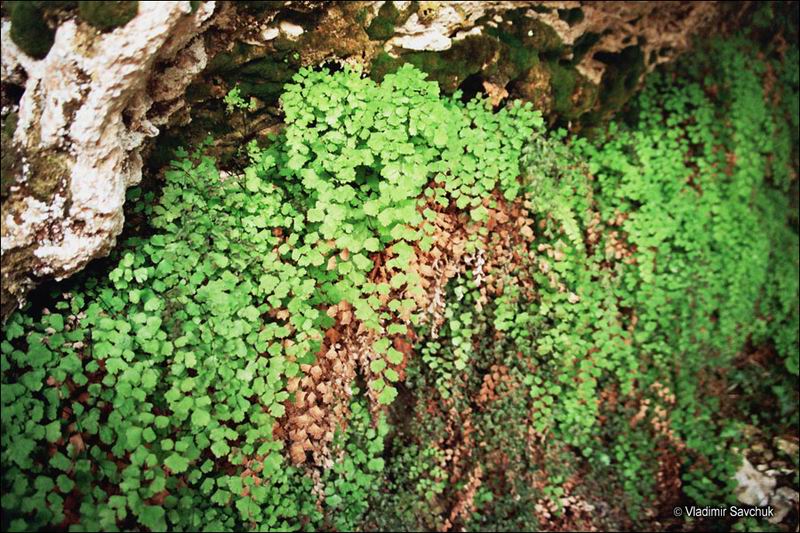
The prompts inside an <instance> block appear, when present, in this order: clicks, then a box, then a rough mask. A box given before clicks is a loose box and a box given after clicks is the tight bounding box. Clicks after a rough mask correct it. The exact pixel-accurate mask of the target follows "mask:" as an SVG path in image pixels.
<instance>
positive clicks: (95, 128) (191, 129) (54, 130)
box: [0, 1, 742, 320]
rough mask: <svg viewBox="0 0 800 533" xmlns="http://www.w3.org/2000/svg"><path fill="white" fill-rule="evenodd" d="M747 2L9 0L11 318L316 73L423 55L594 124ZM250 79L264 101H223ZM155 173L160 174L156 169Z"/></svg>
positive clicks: (581, 126)
mask: <svg viewBox="0 0 800 533" xmlns="http://www.w3.org/2000/svg"><path fill="white" fill-rule="evenodd" d="M741 9H742V7H741V6H727V7H726V6H724V5H723V4H721V3H717V2H698V3H689V2H577V1H572V2H394V3H390V2H382V1H363V2H302V1H301V2H237V3H232V2H6V3H4V4H3V11H2V115H0V116H1V118H2V141H3V143H2V144H3V147H2V318H3V320H5V318H6V317H7V316H8V315H9V314H10V312H11V311H13V309H15V308H16V307H18V306H19V305H21V304H22V303H23V302H24V300H25V296H26V294H27V293H28V291H29V290H30V289H31V288H32V287H34V286H36V285H37V284H39V283H41V282H42V281H44V280H47V279H63V278H65V277H67V276H69V275H71V274H72V273H74V272H76V271H78V270H80V269H82V268H84V267H85V266H86V265H87V263H89V262H90V261H91V260H92V259H94V258H97V257H102V256H105V255H107V254H108V253H109V251H110V250H111V249H112V248H113V246H114V244H115V241H116V237H117V236H118V235H119V233H120V232H121V230H122V227H123V222H124V216H123V206H124V201H125V191H126V189H127V188H128V187H129V186H131V185H134V184H136V183H138V182H139V181H140V180H141V178H142V172H143V168H144V169H146V171H157V170H158V169H159V168H160V167H161V166H163V164H164V163H166V161H168V159H169V157H170V155H171V150H172V148H174V147H176V146H178V145H180V144H186V143H190V142H194V141H197V140H199V139H201V138H203V137H205V136H206V135H208V134H209V133H210V134H212V135H213V136H214V138H215V139H216V141H215V144H216V148H217V149H218V151H219V152H220V154H221V155H226V154H228V155H229V154H231V153H233V152H234V151H235V148H236V147H238V146H240V145H241V144H242V142H244V141H246V140H247V138H248V137H258V136H259V135H262V134H264V133H266V132H271V131H274V130H275V128H276V127H279V124H280V121H281V113H280V108H279V105H278V97H279V95H280V92H281V88H282V86H283V84H284V83H285V82H287V81H288V80H290V79H291V77H292V76H293V75H294V73H295V72H297V70H299V69H300V68H302V67H307V66H311V67H316V66H319V65H324V64H328V65H337V66H338V65H341V64H351V65H359V66H360V68H363V69H364V70H365V72H367V73H369V75H370V76H372V77H373V78H375V79H377V80H380V79H382V78H383V77H384V76H385V75H386V74H387V73H390V72H393V71H394V70H396V69H397V68H399V67H400V66H401V65H402V64H404V63H412V64H414V65H416V66H417V67H419V68H421V69H422V70H424V71H426V72H427V73H428V75H429V78H430V79H433V80H436V81H438V82H439V84H440V87H441V89H442V90H443V91H444V92H446V93H453V92H455V91H458V90H461V91H462V93H463V94H464V97H469V96H472V95H474V94H477V93H481V94H485V95H486V96H487V97H488V98H489V99H490V100H491V102H492V103H493V104H494V105H495V106H501V105H503V104H504V103H505V102H506V101H507V100H508V99H511V98H521V99H524V100H527V101H531V102H533V103H534V105H535V106H536V107H537V108H538V109H540V110H541V111H542V112H543V114H545V115H546V116H547V117H548V119H549V121H550V123H551V124H552V125H554V126H564V127H566V128H569V129H571V130H573V131H581V130H584V131H590V130H591V128H593V127H596V126H598V125H601V124H603V123H604V122H605V121H607V120H608V119H609V118H610V117H611V116H612V115H613V114H614V113H616V112H617V111H619V110H620V109H621V108H622V107H623V106H624V104H625V102H626V101H627V100H628V99H629V98H630V97H631V96H632V95H633V94H634V92H635V91H636V90H637V88H638V87H639V86H640V84H641V82H642V80H643V78H644V76H645V75H646V74H647V73H648V72H649V71H651V70H652V69H654V68H655V67H656V66H657V65H659V64H661V63H664V62H667V61H671V60H673V59H674V58H675V57H677V55H679V54H680V53H682V52H683V51H685V50H687V49H688V48H689V47H690V46H691V39H692V36H693V35H696V34H699V33H701V32H704V31H707V29H708V28H712V27H715V24H717V23H718V22H719V20H720V19H721V17H723V16H724V15H725V13H730V12H733V11H736V10H741ZM236 86H238V87H239V88H240V90H241V93H242V95H243V96H244V97H245V98H248V99H250V98H252V99H253V100H252V102H253V103H254V104H255V112H254V113H252V115H251V116H250V117H249V118H248V119H247V124H246V127H245V124H244V123H243V118H242V117H238V116H232V115H230V114H227V113H226V112H225V106H224V105H223V104H222V98H223V97H224V95H225V94H227V93H228V91H230V90H231V89H232V88H233V87H236ZM147 169H149V170H147Z"/></svg>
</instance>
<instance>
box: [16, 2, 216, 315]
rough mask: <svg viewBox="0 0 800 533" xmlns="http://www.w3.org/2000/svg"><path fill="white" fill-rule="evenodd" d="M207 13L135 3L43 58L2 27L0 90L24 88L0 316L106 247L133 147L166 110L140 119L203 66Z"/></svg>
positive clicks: (128, 179)
mask: <svg viewBox="0 0 800 533" xmlns="http://www.w3.org/2000/svg"><path fill="white" fill-rule="evenodd" d="M213 11H214V2H204V3H201V4H200V5H199V6H198V8H197V10H196V11H194V12H193V11H192V8H191V5H190V2H141V3H140V6H139V11H138V15H137V16H135V17H134V18H133V19H132V20H131V21H130V22H128V23H127V24H125V25H124V26H121V27H119V28H117V29H115V30H114V31H111V32H109V33H103V34H100V33H98V32H97V31H96V30H95V29H93V28H92V27H91V26H89V25H88V24H86V23H83V22H81V21H79V20H74V19H73V20H67V21H65V22H63V23H62V24H61V25H59V27H58V28H57V30H56V33H55V39H54V43H53V46H52V47H51V48H50V50H49V52H48V53H47V55H46V56H45V57H44V58H43V59H41V60H36V59H34V58H32V57H29V56H27V55H26V54H25V53H24V52H22V51H21V50H20V49H19V48H18V47H17V46H16V45H15V44H14V42H13V41H12V39H11V38H10V30H11V28H10V22H9V21H7V20H3V21H2V75H3V82H4V83H6V82H7V81H14V80H15V79H16V80H20V79H24V80H25V92H24V94H23V95H22V98H21V100H20V102H19V108H18V122H17V126H16V129H15V132H14V137H13V144H14V146H15V149H16V150H18V151H19V153H20V154H21V155H20V157H19V159H18V161H16V167H17V168H16V170H17V173H16V174H15V175H14V176H13V182H11V183H10V185H9V187H8V197H7V198H5V194H4V201H3V204H2V287H3V288H2V296H3V298H2V299H3V302H2V315H3V318H5V317H6V316H7V315H8V313H9V312H10V311H11V310H12V309H13V308H14V307H16V305H17V303H18V302H20V301H21V300H22V298H23V297H24V295H25V293H26V292H27V290H28V289H29V288H30V287H32V286H33V285H35V284H36V283H37V281H38V280H41V279H45V278H56V279H61V278H64V277H66V276H69V275H70V274H72V273H74V272H75V271H77V270H79V269H81V268H83V267H84V266H85V265H86V264H87V263H88V262H89V261H90V260H92V259H93V258H95V257H99V256H103V255H106V254H107V253H108V252H109V250H110V249H111V248H112V247H113V246H114V244H115V239H116V236H117V235H118V234H119V233H120V231H121V230H122V223H123V212H122V207H123V204H124V201H125V191H126V189H127V188H128V187H129V186H131V185H133V184H135V183H138V182H139V180H140V179H141V170H142V159H141V155H140V148H141V146H142V144H143V142H144V141H145V139H147V138H151V137H154V136H156V135H158V133H159V129H158V127H157V126H158V125H160V124H164V123H165V122H166V121H167V120H168V117H169V115H170V114H172V113H174V112H175V111H176V106H174V105H172V106H170V105H166V106H161V107H160V108H159V110H158V113H155V114H151V113H150V111H151V109H152V108H153V106H154V104H155V103H169V102H172V101H174V100H175V98H177V97H178V96H180V95H182V93H183V91H184V90H185V87H186V86H187V85H188V83H189V81H190V80H191V77H192V76H193V75H194V73H196V72H198V71H199V70H198V69H200V70H201V69H202V68H203V67H204V66H205V56H204V53H203V49H202V48H203V43H202V40H196V39H194V38H195V36H196V35H198V33H199V32H200V30H201V28H202V25H203V22H204V21H205V20H206V19H208V18H209V17H210V16H211V14H212V13H213ZM161 65H167V66H166V67H162V66H161ZM178 107H179V106H178ZM3 149H4V151H5V150H6V149H9V147H4V148H3ZM8 179H9V177H6V176H4V182H5V181H6V180H8ZM5 188H6V186H5V183H4V189H5Z"/></svg>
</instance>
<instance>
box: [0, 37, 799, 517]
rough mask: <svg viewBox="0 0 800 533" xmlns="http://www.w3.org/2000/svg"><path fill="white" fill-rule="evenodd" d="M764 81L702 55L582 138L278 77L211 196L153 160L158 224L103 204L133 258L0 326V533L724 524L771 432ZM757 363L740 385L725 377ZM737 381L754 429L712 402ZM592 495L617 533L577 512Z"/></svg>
mask: <svg viewBox="0 0 800 533" xmlns="http://www.w3.org/2000/svg"><path fill="white" fill-rule="evenodd" d="M783 59H784V60H783V61H772V62H771V61H767V60H761V59H758V58H757V57H756V55H755V53H754V52H753V51H752V50H750V48H749V44H748V42H747V41H744V40H732V41H728V42H725V43H722V42H716V43H711V44H710V45H709V47H708V49H707V50H706V52H705V53H701V54H696V55H694V56H691V57H688V58H687V59H685V60H684V61H683V62H682V63H681V64H679V65H678V66H676V67H673V68H671V69H666V70H663V71H661V72H658V73H656V74H653V75H652V76H651V77H650V78H648V83H647V86H646V88H645V89H644V90H643V92H642V93H641V95H640V96H639V98H638V99H637V101H636V103H635V106H634V109H633V111H635V113H632V114H631V115H632V116H635V118H631V119H630V120H629V122H627V123H626V122H621V123H615V124H611V125H610V126H609V128H608V129H607V130H606V131H604V132H602V133H601V134H599V135H598V136H597V138H594V139H592V140H589V139H585V138H580V139H574V138H567V137H566V135H565V134H564V132H561V131H558V132H547V131H545V128H544V124H543V121H542V119H541V116H540V115H539V114H538V112H536V111H534V110H532V109H531V108H530V106H521V105H517V104H515V105H512V106H510V107H509V108H508V109H504V110H501V111H500V112H497V113H494V112H493V111H492V109H491V108H490V107H488V105H487V104H486V103H485V102H484V101H482V100H479V99H477V100H473V101H472V102H470V103H468V104H462V103H461V102H460V100H459V98H458V95H456V96H455V97H453V98H448V97H443V96H441V95H440V94H439V89H438V87H437V85H436V84H435V83H431V82H427V81H425V80H424V75H423V74H422V73H420V72H419V71H417V70H416V69H414V68H412V67H410V66H405V67H403V68H401V69H400V70H399V71H398V72H397V73H395V74H390V75H387V76H386V78H385V79H384V80H383V82H382V83H381V84H376V83H375V82H373V81H371V80H370V79H368V78H365V77H364V76H362V75H361V73H360V72H358V71H353V70H344V71H341V72H337V73H335V74H330V73H327V72H316V71H310V70H304V71H301V72H300V73H299V74H298V76H297V77H296V78H295V80H294V82H293V83H292V84H290V85H288V86H287V87H286V90H285V93H284V95H283V97H282V106H283V109H284V111H285V113H286V127H285V129H284V130H283V131H282V133H281V134H280V135H279V136H277V137H275V138H273V139H271V140H270V142H269V143H266V144H265V145H262V146H259V145H257V144H255V143H253V144H251V145H249V146H248V148H247V150H248V154H249V160H250V164H249V165H248V166H247V168H245V169H244V170H243V172H241V173H227V172H220V170H219V169H218V168H217V165H216V162H215V161H214V160H213V159H212V158H210V157H207V156H205V155H204V149H205V147H204V146H200V147H198V148H197V149H196V150H195V151H194V152H192V153H191V154H190V153H187V152H182V153H180V154H178V161H176V162H174V163H173V165H172V166H171V168H170V169H169V170H168V171H167V172H166V174H165V183H164V187H163V191H162V192H161V195H160V196H159V197H158V198H155V197H154V195H153V194H152V193H146V194H144V193H142V192H141V191H140V190H138V189H135V190H133V191H131V200H133V201H135V202H136V203H137V204H136V205H137V206H138V207H137V209H136V210H137V211H138V215H142V216H144V217H146V218H147V220H148V222H149V225H150V227H151V234H149V235H146V236H141V235H140V236H137V237H132V238H129V239H128V240H127V241H126V242H125V243H123V245H122V246H121V247H120V250H118V251H117V252H115V256H114V261H116V263H115V267H114V268H113V269H112V270H111V272H110V274H108V276H107V277H104V278H100V279H98V278H94V277H91V276H83V278H82V279H80V280H79V281H77V282H73V283H72V284H71V286H70V288H69V289H68V292H66V293H64V294H61V295H59V296H58V298H57V299H56V301H55V302H54V303H53V304H52V305H48V306H47V307H46V308H45V309H40V310H34V309H28V310H25V311H23V312H19V313H17V314H15V315H14V316H12V317H11V318H10V320H9V321H8V323H7V324H6V325H5V326H4V333H3V342H2V385H3V386H2V396H1V397H0V401H1V402H2V429H3V432H2V437H1V439H2V455H0V457H1V458H2V468H3V480H2V490H3V500H2V506H3V511H4V512H3V528H4V529H6V528H8V529H12V530H26V529H39V528H47V527H54V526H61V527H68V528H70V529H73V530H81V529H101V528H102V529H104V530H116V529H137V528H140V527H146V528H149V529H151V530H162V529H165V528H170V529H192V530H195V529H198V528H208V529H213V530H229V529H258V530H261V529H278V530H289V529H292V530H293V529H319V528H325V529H336V530H353V529H363V528H377V529H388V530H403V529H433V528H442V527H444V528H450V527H456V526H465V527H468V528H477V529H498V530H499V529H502V530H506V529H507V530H520V529H537V528H544V527H548V521H552V522H555V521H558V520H565V518H564V517H565V516H567V515H568V516H570V517H571V519H572V520H573V522H572V523H570V525H571V526H572V527H577V526H580V525H581V524H584V525H586V524H595V525H598V522H597V521H598V520H607V521H608V524H606V525H609V526H610V527H619V526H620V525H629V524H631V523H634V524H635V523H640V524H641V523H646V521H647V520H648V519H649V518H652V517H653V515H654V513H655V512H657V510H658V508H659V506H663V505H667V504H669V503H670V502H675V501H677V499H678V498H681V497H682V496H681V491H682V494H683V497H686V498H688V499H690V500H691V501H694V502H697V503H700V504H715V505H721V504H723V503H725V502H726V501H727V500H728V499H730V498H731V497H733V488H732V483H733V479H732V473H733V472H734V471H735V469H736V468H737V466H738V461H739V457H740V456H739V455H737V450H736V449H735V448H736V447H737V446H738V447H742V446H743V445H745V444H746V442H745V441H744V440H743V437H742V436H741V433H740V428H741V424H742V423H745V422H754V421H755V422H759V421H769V423H770V424H773V425H772V426H769V427H770V428H771V430H774V431H779V430H780V428H779V427H778V426H780V425H781V424H783V426H781V427H785V426H788V427H794V428H795V429H796V427H797V423H798V411H797V395H798V349H799V348H798V315H799V313H798V233H797V209H798V207H797V203H796V198H795V201H794V203H793V201H792V194H793V195H795V196H796V194H797V189H796V187H797V165H798V160H797V157H798V155H797V148H796V142H797V127H798V125H797V114H798V112H797V97H798V94H797V90H798V89H797V87H798V79H797V77H798V74H797V60H796V59H797V50H796V49H790V50H789V51H788V52H786V57H785V58H783ZM765 78H768V79H769V80H770V83H769V84H765V83H764V80H765ZM231 101H232V102H233V99H231ZM763 346H767V347H769V349H771V350H774V351H775V352H776V353H777V354H778V357H779V358H780V359H779V361H780V362H781V363H780V364H772V365H771V366H770V367H769V368H768V369H766V371H767V372H768V376H767V377H765V376H764V375H760V376H752V375H749V374H747V372H746V371H737V370H735V369H736V361H737V358H740V357H743V356H746V354H747V352H748V350H750V349H752V348H753V347H763ZM765 379H766V380H768V383H769V389H768V391H767V392H766V394H770V395H772V396H774V398H775V403H776V404H777V405H779V406H780V407H781V414H780V420H779V421H778V422H775V420H774V419H773V418H770V417H772V416H773V415H774V413H769V414H768V415H765V414H764V413H761V412H758V411H757V410H754V411H752V412H751V411H748V410H747V409H746V407H747V406H740V407H738V408H737V410H736V412H732V411H731V410H730V408H729V407H728V406H726V405H725V402H726V398H725V397H724V394H725V392H724V391H726V390H728V389H729V386H731V385H733V386H738V387H741V388H743V389H745V390H752V389H753V388H754V387H757V384H756V381H763V380H765ZM720 384H721V385H722V386H719V385H720ZM720 391H722V392H720ZM775 424H777V426H776V425H775ZM598 489H600V490H598ZM600 494H614V495H615V497H617V498H618V499H619V501H615V502H614V504H615V505H616V506H618V507H619V508H620V509H622V511H620V512H619V513H616V514H615V515H613V516H606V518H602V519H600V518H597V516H596V515H593V514H592V513H591V512H590V509H593V508H596V507H597V506H598V505H601V504H602V501H601V500H600V498H601V496H599V495H600ZM567 511H568V512H567ZM581 521H583V522H581ZM600 525H602V524H600Z"/></svg>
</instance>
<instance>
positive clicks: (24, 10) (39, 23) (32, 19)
mask: <svg viewBox="0 0 800 533" xmlns="http://www.w3.org/2000/svg"><path fill="white" fill-rule="evenodd" d="M10 7H11V39H12V40H13V41H14V43H15V44H16V45H17V46H19V48H20V50H22V51H23V52H25V53H26V54H28V55H29V56H31V57H35V58H36V59H42V58H43V57H44V56H46V55H47V52H49V51H50V48H51V47H52V46H53V41H54V39H55V33H56V32H55V30H53V29H51V28H50V27H49V26H48V25H47V22H46V21H45V18H44V10H43V9H42V8H41V7H40V6H39V2H13V3H12V5H11V6H10Z"/></svg>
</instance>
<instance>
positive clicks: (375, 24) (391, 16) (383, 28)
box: [367, 2, 400, 41]
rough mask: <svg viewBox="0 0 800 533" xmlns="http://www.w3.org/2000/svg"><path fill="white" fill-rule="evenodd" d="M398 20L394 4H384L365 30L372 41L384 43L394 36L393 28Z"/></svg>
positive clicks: (398, 12)
mask: <svg viewBox="0 0 800 533" xmlns="http://www.w3.org/2000/svg"><path fill="white" fill-rule="evenodd" d="M399 18H400V11H398V9H397V8H396V7H395V6H394V2H384V3H383V5H382V6H381V8H380V9H379V10H378V16H376V17H375V18H374V19H372V22H371V23H370V25H369V27H368V28H367V35H369V38H370V39H372V40H373V41H385V40H387V39H390V38H391V37H392V35H394V26H395V24H396V23H397V20H398V19H399Z"/></svg>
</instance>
